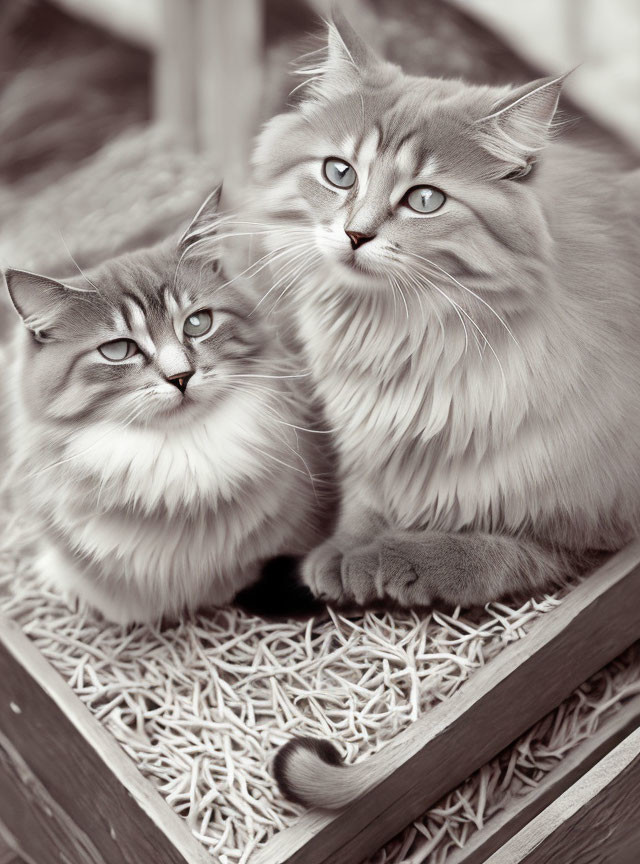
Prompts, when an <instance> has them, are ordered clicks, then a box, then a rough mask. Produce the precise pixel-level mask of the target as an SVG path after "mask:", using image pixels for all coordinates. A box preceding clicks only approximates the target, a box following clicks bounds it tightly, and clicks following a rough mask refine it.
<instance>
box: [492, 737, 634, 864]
mask: <svg viewBox="0 0 640 864" xmlns="http://www.w3.org/2000/svg"><path fill="white" fill-rule="evenodd" d="M638 861H640V729H636V730H635V731H634V732H632V733H631V735H629V736H628V737H627V738H625V740H624V741H623V742H622V743H621V744H618V746H617V747H616V748H615V749H614V750H612V751H611V752H610V753H609V754H607V756H605V757H604V758H603V759H601V760H600V762H598V763H597V764H596V765H595V766H594V767H593V768H592V769H591V770H590V771H589V772H588V773H587V774H585V776H584V777H582V778H581V779H580V780H578V781H577V782H576V783H575V784H574V785H573V786H571V788H570V789H568V790H567V791H566V792H565V793H564V794H563V795H561V796H560V797H559V798H558V799H557V800H556V801H554V802H553V803H552V804H550V805H549V806H548V807H547V808H546V810H543V812H542V813H541V814H540V815H539V816H537V817H536V818H535V819H534V820H533V821H532V822H530V823H529V825H527V826H526V827H525V828H523V829H522V831H520V832H519V833H518V834H516V836H515V837H513V838H512V840H510V841H509V842H508V843H507V844H506V845H505V846H503V847H502V849H500V851H499V852H496V853H495V855H492V856H491V857H490V858H489V859H488V860H487V864H559V862H562V864H637V862H638Z"/></svg>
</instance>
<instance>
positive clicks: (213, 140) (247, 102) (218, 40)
mask: <svg viewBox="0 0 640 864" xmlns="http://www.w3.org/2000/svg"><path fill="white" fill-rule="evenodd" d="M263 15H264V9H263V0H233V3H230V2H228V0H198V8H197V31H198V52H197V63H198V68H197V72H196V79H197V86H198V109H197V110H198V146H199V149H201V150H204V151H208V152H210V153H211V154H212V155H213V157H214V159H215V161H216V164H217V165H218V166H219V170H220V172H221V179H222V178H224V179H225V181H227V180H231V182H232V183H240V182H241V181H242V180H243V179H244V178H245V177H246V174H247V169H248V165H249V156H250V153H251V147H252V141H253V136H254V135H255V133H256V132H257V127H258V120H259V114H260V101H261V98H262V95H263V90H264V83H265V82H264V64H263V59H264V58H263V54H264V35H263V30H264V21H263Z"/></svg>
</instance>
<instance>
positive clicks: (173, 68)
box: [153, 0, 206, 186]
mask: <svg viewBox="0 0 640 864" xmlns="http://www.w3.org/2000/svg"><path fill="white" fill-rule="evenodd" d="M198 5H199V0H181V2H179V3H178V2H176V0H162V9H161V28H160V42H159V45H158V50H157V52H156V54H155V57H154V64H155V66H154V78H153V87H154V94H153V98H154V116H155V119H156V121H157V122H158V123H159V124H160V125H162V126H164V127H165V128H166V129H167V130H169V132H170V133H171V134H172V135H174V136H175V138H176V139H177V140H180V141H182V142H183V143H185V144H186V145H187V146H188V147H191V148H192V149H194V150H195V149H196V147H197V145H198V82H197V80H196V76H197V72H198V69H197V62H196V55H197V51H198V38H197V27H198V22H197V11H198ZM204 185H205V186H206V183H204Z"/></svg>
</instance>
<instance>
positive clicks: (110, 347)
mask: <svg viewBox="0 0 640 864" xmlns="http://www.w3.org/2000/svg"><path fill="white" fill-rule="evenodd" d="M98 351H99V352H100V353H101V354H102V356H103V357H105V358H106V359H107V360H111V362H112V363H120V362H121V361H122V360H128V359H129V357H133V355H134V354H137V353H138V346H137V345H136V343H135V342H134V341H133V339H114V340H113V341H112V342H105V343H104V345H99V346H98Z"/></svg>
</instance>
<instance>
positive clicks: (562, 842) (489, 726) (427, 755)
mask: <svg viewBox="0 0 640 864" xmlns="http://www.w3.org/2000/svg"><path fill="white" fill-rule="evenodd" d="M639 598H640V542H634V543H632V544H630V545H629V546H628V547H626V548H625V549H624V550H622V551H621V552H620V553H618V554H617V555H615V556H614V557H612V558H611V559H610V560H609V561H608V562H607V563H605V564H604V566H602V567H601V568H600V569H599V570H598V571H597V572H595V573H593V574H592V575H590V576H589V577H588V578H586V579H584V580H583V581H582V582H580V583H579V584H578V585H577V586H576V587H575V588H573V589H572V590H571V592H570V593H569V595H568V596H567V597H566V599H565V600H564V601H563V602H562V603H561V604H560V605H559V606H558V607H557V608H556V609H554V610H553V611H552V612H550V613H548V614H546V615H544V616H543V617H542V618H541V619H540V620H538V621H537V622H535V623H534V625H533V627H532V629H531V631H530V632H529V633H528V634H527V636H526V637H525V638H523V639H521V640H518V641H515V642H513V643H512V644H509V645H506V646H505V648H504V649H503V650H501V652H500V653H499V655H498V656H497V657H495V658H494V659H492V660H491V661H490V662H489V663H487V665H486V666H484V667H483V668H480V669H479V670H477V671H476V672H475V673H474V674H473V676H472V678H471V679H470V680H469V681H468V682H467V683H466V684H464V685H463V686H462V688H461V689H460V690H459V691H458V692H456V693H455V694H454V695H453V696H452V697H451V698H449V699H447V700H446V701H444V702H442V703H440V704H439V705H437V706H436V707H435V708H434V709H433V710H431V711H429V712H428V713H427V714H425V715H424V716H422V717H420V718H419V719H418V720H417V721H415V722H414V723H413V724H412V725H411V726H410V728H408V729H406V730H405V731H403V732H401V733H400V734H398V735H397V736H396V737H395V738H394V739H393V740H392V741H391V742H390V743H389V744H388V745H387V746H386V747H385V748H384V749H383V750H381V751H380V752H379V753H376V754H375V755H374V756H371V757H369V758H370V759H371V760H372V762H373V761H374V760H375V761H376V762H377V763H378V764H379V765H380V766H382V771H381V775H382V779H381V780H380V782H379V783H378V784H377V785H376V786H375V787H374V788H372V789H371V790H370V791H369V792H368V793H366V794H365V795H363V796H362V798H361V799H360V800H358V801H357V802H355V803H354V804H352V805H351V806H349V807H347V808H345V809H344V810H342V811H339V812H335V813H326V812H311V813H308V814H306V815H304V816H302V817H301V818H300V819H299V820H298V821H297V822H296V823H295V824H294V825H292V826H291V827H289V828H287V829H285V830H284V831H282V832H280V833H279V834H277V835H276V836H275V837H273V839H272V840H270V841H269V843H268V844H267V845H266V846H264V847H263V848H262V849H260V850H259V851H258V852H256V853H255V855H252V856H251V858H250V860H251V862H256V864H294V862H300V864H329V862H333V864H356V862H358V861H359V860H361V859H362V858H363V857H365V856H367V855H370V854H372V853H374V852H375V851H376V850H377V849H378V848H379V847H380V846H381V845H382V844H383V843H384V842H385V841H387V840H388V839H389V838H390V837H392V836H393V835H394V834H396V833H397V832H398V831H400V830H401V829H402V828H403V827H404V826H405V825H407V824H409V823H410V822H411V821H412V820H414V819H415V818H417V817H418V816H419V815H420V814H422V813H423V812H424V811H425V810H426V809H427V808H428V807H430V806H431V805H432V804H434V803H435V802H436V801H437V800H439V799H440V798H441V797H442V796H443V795H444V794H445V793H446V792H448V791H449V790H451V789H453V788H455V787H456V786H457V785H458V784H459V783H460V782H462V781H463V780H464V779H465V778H466V777H468V775H470V774H471V773H472V772H473V771H475V770H476V769H478V768H479V767H481V766H482V765H483V764H485V763H486V762H487V761H488V760H489V759H491V758H493V757H494V756H495V755H496V754H497V753H498V752H499V751H501V750H503V749H504V748H505V747H507V746H508V745H509V744H510V743H511V742H512V741H514V739H516V738H517V737H518V736H519V735H521V734H522V733H523V732H524V731H525V730H526V729H527V728H529V727H530V726H531V725H532V724H533V723H535V722H536V721H538V720H539V719H540V718H542V717H543V716H544V715H545V714H547V713H548V712H549V711H551V710H552V709H553V708H554V707H555V706H557V705H559V704H560V703H561V702H562V701H563V700H564V699H565V698H566V697H567V696H569V694H571V692H572V691H573V690H574V689H575V688H576V687H578V686H579V685H580V684H582V682H584V681H585V680H586V679H587V678H588V677H589V676H591V675H592V674H594V673H595V672H597V671H598V670H599V669H600V668H601V667H603V666H604V665H605V664H607V663H608V662H610V661H611V660H613V659H614V658H615V657H617V656H618V655H619V654H620V653H621V652H622V651H624V650H625V649H626V648H627V647H628V646H630V645H631V644H632V643H634V642H635V641H636V640H638V639H639V638H640V616H639V615H638V599H639ZM0 631H1V632H0V681H1V682H2V683H1V685H0V686H1V688H2V690H1V692H2V699H1V700H0V821H1V822H2V823H3V825H4V833H5V835H6V837H7V839H8V841H9V843H10V845H12V846H13V847H14V848H16V849H17V850H19V851H20V853H21V854H22V856H23V858H24V859H25V861H27V862H35V864H54V862H55V864H59V862H60V861H64V862H66V864H87V862H89V864H147V862H148V864H163V862H168V864H169V862H170V864H173V862H175V864H178V862H182V864H185V862H188V864H205V862H208V864H211V861H212V860H215V859H214V858H213V857H212V856H211V855H210V854H209V853H208V852H207V851H206V850H205V848H204V847H203V846H202V845H201V844H200V843H199V842H198V841H197V840H196V839H195V838H194V837H193V836H192V834H191V832H190V830H189V827H188V826H187V824H186V822H185V821H184V820H183V819H181V818H180V817H179V816H178V815H177V814H176V813H175V812H174V811H173V810H172V809H171V807H170V806H169V805H168V804H167V803H165V801H164V800H163V799H162V798H161V796H160V794H159V793H158V792H157V791H156V789H155V788H154V786H153V785H152V784H151V783H150V782H149V781H148V780H146V779H145V778H144V777H143V776H142V775H141V774H140V772H139V771H138V770H137V768H136V767H135V765H134V764H133V762H132V761H131V760H130V759H129V758H128V756H127V755H126V754H125V753H124V751H123V750H122V748H121V747H120V745H119V744H118V743H117V741H116V740H115V739H114V738H113V736H112V735H111V734H110V733H109V732H108V731H107V730H106V729H105V728H104V727H103V726H102V725H101V724H100V722H99V721H98V720H97V719H96V718H94V717H93V716H92V715H91V714H90V713H89V711H88V710H87V708H86V707H85V706H84V705H83V704H82V702H81V701H80V700H79V699H78V697H77V696H76V695H75V694H74V692H73V691H72V690H71V688H70V687H69V686H68V685H67V684H66V683H65V682H64V681H63V680H62V678H61V677H60V676H59V674H58V673H57V672H56V671H55V670H54V669H53V668H52V667H51V665H50V664H49V663H48V662H47V660H46V659H45V658H44V657H43V656H42V654H41V653H40V652H39V651H38V649H37V648H36V646H35V645H34V644H33V643H32V642H31V641H30V640H29V639H28V638H27V637H26V636H25V635H24V633H22V632H21V630H20V628H19V627H18V626H17V625H16V624H15V623H13V622H12V621H9V620H8V619H7V618H2V619H0ZM639 722H640V706H639V704H638V700H637V699H636V700H632V701H631V702H628V703H627V704H626V705H625V706H624V708H623V709H622V710H621V711H619V712H618V713H617V714H616V715H615V716H614V717H613V718H611V719H610V720H609V721H608V722H607V723H606V724H605V725H604V726H603V727H602V729H601V730H599V732H598V734H597V735H596V736H594V737H593V738H592V739H590V740H588V741H586V742H585V743H584V744H583V745H581V746H580V747H579V748H578V749H577V750H576V751H574V752H573V753H572V754H571V756H570V758H568V759H567V760H565V761H564V762H563V763H562V765H561V766H560V768H558V769H557V770H556V771H554V772H552V773H551V774H549V775H548V777H546V778H545V780H544V781H543V782H542V783H541V784H540V786H539V787H538V788H537V789H536V790H535V791H534V792H533V793H531V794H530V795H529V796H527V797H526V798H524V799H522V800H521V801H520V803H518V804H514V806H513V807H512V808H510V809H507V810H506V811H504V812H503V813H502V814H501V815H500V817H499V818H496V819H495V820H492V821H491V822H490V823H488V825H487V826H486V827H485V828H484V829H483V830H482V831H480V832H478V833H477V835H475V836H474V838H473V839H472V841H471V842H470V844H469V845H468V846H465V848H464V849H462V850H459V852H457V853H455V854H454V855H452V856H451V862H452V864H471V862H481V861H485V860H490V861H491V862H492V864H507V862H508V864H511V862H516V861H518V862H520V861H522V862H524V861H527V862H543V861H545V862H546V861H549V862H552V861H562V862H563V864H565V862H567V864H569V862H574V861H575V862H582V861H587V860H589V861H592V860H598V861H607V862H622V864H624V862H632V861H633V862H635V861H638V860H640V819H639V818H638V816H639V813H638V811H639V810H640V733H639V732H638V731H637V726H638V723H639ZM634 730H635V731H634ZM573 828H579V829H580V831H579V832H576V831H573V830H572V829H573ZM605 828H606V830H604V829H605ZM576 837H580V838H582V839H581V840H580V841H579V842H578V841H577V840H576ZM489 856H491V857H489ZM594 856H595V857H594Z"/></svg>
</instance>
